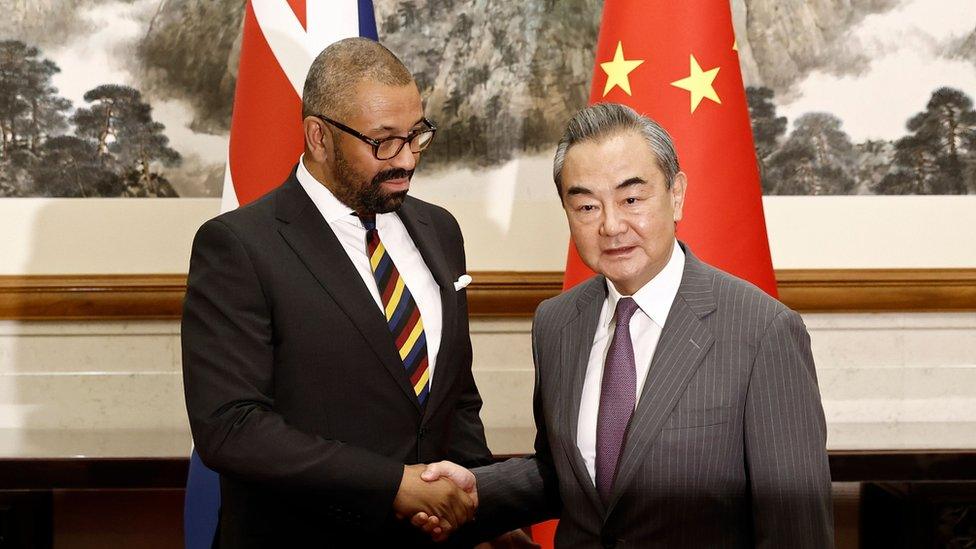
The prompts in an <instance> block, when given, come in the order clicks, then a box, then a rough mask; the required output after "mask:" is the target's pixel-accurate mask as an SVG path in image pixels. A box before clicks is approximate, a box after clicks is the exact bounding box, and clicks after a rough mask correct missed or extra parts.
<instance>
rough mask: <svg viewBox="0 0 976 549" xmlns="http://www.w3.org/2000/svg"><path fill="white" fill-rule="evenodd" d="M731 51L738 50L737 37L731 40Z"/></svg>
mask: <svg viewBox="0 0 976 549" xmlns="http://www.w3.org/2000/svg"><path fill="white" fill-rule="evenodd" d="M732 51H739V39H738V38H736V39H735V40H733V41H732Z"/></svg>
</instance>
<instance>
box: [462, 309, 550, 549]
mask: <svg viewBox="0 0 976 549" xmlns="http://www.w3.org/2000/svg"><path fill="white" fill-rule="evenodd" d="M538 323H539V317H538V315H537V317H536V324H537V325H538ZM537 337H538V334H537V330H536V327H533V330H532V356H533V360H534V362H535V391H534V395H533V399H532V400H533V402H532V407H533V414H534V416H535V428H536V435H535V454H534V455H532V456H529V457H525V458H512V459H509V460H507V461H503V462H501V463H497V464H495V465H490V466H487V467H481V468H478V469H475V470H474V474H475V477H476V478H477V481H478V485H477V486H478V511H477V520H476V521H475V524H476V525H477V528H478V530H479V534H480V536H481V539H491V538H493V537H495V536H497V535H499V534H501V533H503V532H507V531H509V530H512V529H513V528H519V527H523V526H527V525H530V524H534V523H537V522H540V521H543V520H548V519H551V518H555V517H556V516H558V515H559V512H560V509H561V507H562V503H561V500H560V497H559V485H558V479H557V478H556V468H555V465H554V463H553V459H552V451H551V448H550V446H549V437H548V433H547V430H546V421H545V415H544V414H545V409H546V405H545V402H543V397H542V394H543V391H542V380H541V375H542V369H541V367H540V361H539V353H538V351H537V344H538V341H537Z"/></svg>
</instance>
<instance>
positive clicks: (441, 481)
mask: <svg viewBox="0 0 976 549" xmlns="http://www.w3.org/2000/svg"><path fill="white" fill-rule="evenodd" d="M477 506H478V494H477V490H476V489H475V478H474V475H473V474H472V473H471V472H470V471H468V470H467V469H465V468H463V467H461V466H460V465H455V464H454V463H450V462H446V461H444V462H440V463H435V464H432V465H406V466H404V468H403V478H402V480H401V481H400V489H399V490H398V491H397V495H396V498H395V499H394V501H393V510H394V512H395V513H396V516H397V517H398V518H401V519H402V518H408V517H409V518H410V522H411V523H412V524H413V525H414V526H417V527H418V528H420V529H421V530H423V531H424V532H426V533H428V534H429V535H430V536H431V537H432V538H433V539H434V540H435V541H442V540H444V539H446V538H447V536H448V535H449V534H450V533H451V532H452V531H453V530H454V529H455V528H457V527H459V526H461V525H462V524H464V523H466V522H468V521H469V520H471V519H472V518H474V511H475V508H476V507H477Z"/></svg>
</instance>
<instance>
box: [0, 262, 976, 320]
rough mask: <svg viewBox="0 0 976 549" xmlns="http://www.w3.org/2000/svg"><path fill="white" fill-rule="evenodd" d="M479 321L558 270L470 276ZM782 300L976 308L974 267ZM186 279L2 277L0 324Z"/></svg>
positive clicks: (902, 275)
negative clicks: (3, 321) (1, 321)
mask: <svg viewBox="0 0 976 549" xmlns="http://www.w3.org/2000/svg"><path fill="white" fill-rule="evenodd" d="M471 274H472V277H473V279H474V280H473V282H472V283H471V285H470V286H469V287H468V303H469V309H470V312H471V315H472V316H475V317H528V316H531V315H532V313H533V312H534V311H535V308H536V306H538V304H539V303H540V302H541V301H542V300H544V299H546V298H549V297H552V296H554V295H557V294H558V293H559V292H560V290H561V288H562V273H559V272H509V271H482V272H473V273H471ZM776 278H777V281H778V284H779V293H780V299H782V301H783V302H784V303H786V304H787V305H789V306H790V307H791V308H793V309H796V310H798V311H802V312H881V311H889V312H891V311H976V269H855V270H846V269H844V270H841V269H829V270H828V269H814V270H780V271H777V272H776ZM185 289H186V276H185V275H180V274H173V275H68V276H59V275H38V276H0V319H6V320H11V319H13V320H133V319H176V318H179V316H180V310H181V307H182V300H183V293H184V291H185Z"/></svg>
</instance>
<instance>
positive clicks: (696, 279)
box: [607, 249, 715, 516]
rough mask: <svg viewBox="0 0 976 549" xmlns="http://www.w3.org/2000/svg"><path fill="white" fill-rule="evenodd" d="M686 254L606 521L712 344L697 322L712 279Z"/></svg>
mask: <svg viewBox="0 0 976 549" xmlns="http://www.w3.org/2000/svg"><path fill="white" fill-rule="evenodd" d="M685 254H686V256H685V270H684V273H683V275H682V280H681V286H680V287H679V288H678V294H677V296H676V297H675V300H674V303H673V304H672V305H671V311H670V313H668V319H667V320H666V321H665V323H664V329H663V330H662V331H661V337H660V339H659V340H658V345H657V348H656V349H655V351H654V357H653V358H652V359H651V367H650V370H649V371H648V373H647V379H646V381H645V382H644V390H643V393H642V394H641V396H640V400H639V401H638V402H637V408H636V410H635V411H634V416H633V418H632V419H631V422H630V425H629V427H628V431H627V433H628V434H627V441H626V443H625V445H624V451H623V455H622V456H621V458H620V465H619V468H618V470H617V478H616V479H615V480H614V485H613V486H614V487H613V494H612V495H611V498H610V505H609V506H608V508H607V515H608V516H609V514H610V513H612V512H613V509H614V507H615V506H616V504H617V502H618V501H619V499H620V495H621V494H622V493H623V491H624V488H625V487H626V486H627V485H628V484H629V483H630V481H631V479H632V477H633V476H634V473H635V472H636V471H637V469H638V468H639V467H640V465H641V462H642V460H643V459H644V456H645V455H646V454H647V451H648V450H649V449H650V446H651V443H652V442H653V441H654V440H655V439H656V438H657V437H658V435H659V434H660V432H661V428H662V427H663V426H664V422H665V420H666V419H667V418H668V416H669V415H670V414H671V410H672V409H673V408H674V406H675V405H676V404H677V403H678V399H679V398H680V397H681V395H682V393H683V392H684V389H685V386H686V385H687V384H688V382H690V381H691V378H692V377H693V376H694V374H695V372H696V371H697V370H698V367H699V365H700V364H701V361H702V359H703V358H704V357H705V355H706V354H707V353H708V350H709V349H710V348H711V346H712V344H713V343H714V340H715V338H714V336H713V335H712V332H711V330H710V329H709V327H708V326H707V325H706V324H705V322H704V321H703V320H702V319H703V318H704V317H705V316H706V315H708V314H709V313H711V312H712V311H714V310H715V301H714V297H713V295H712V289H711V287H712V286H711V285H712V275H711V273H709V272H707V271H706V270H705V269H704V266H703V265H702V263H701V262H700V261H698V260H697V259H696V258H695V257H694V256H693V255H691V253H690V252H689V251H688V250H687V249H686V250H685Z"/></svg>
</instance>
